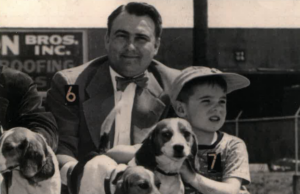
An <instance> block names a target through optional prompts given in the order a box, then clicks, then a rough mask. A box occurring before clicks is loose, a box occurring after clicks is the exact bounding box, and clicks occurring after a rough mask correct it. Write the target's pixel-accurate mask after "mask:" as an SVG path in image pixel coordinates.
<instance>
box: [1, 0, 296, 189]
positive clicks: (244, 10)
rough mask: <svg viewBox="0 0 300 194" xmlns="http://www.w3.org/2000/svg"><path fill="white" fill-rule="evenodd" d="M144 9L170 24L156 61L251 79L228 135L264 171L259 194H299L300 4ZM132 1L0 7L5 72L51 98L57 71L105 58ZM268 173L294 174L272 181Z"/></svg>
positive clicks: (169, 0) (216, 3)
mask: <svg viewBox="0 0 300 194" xmlns="http://www.w3.org/2000/svg"><path fill="white" fill-rule="evenodd" d="M143 1H145V2H148V3H150V4H152V5H154V6H155V7H157V9H158V11H159V12H160V13H161V15H162V18H163V27H164V30H163V36H162V42H161V47H160V50H159V53H158V55H157V57H156V59H158V60H159V61H161V62H163V63H164V64H166V65H168V66H171V67H175V68H178V69H182V68H184V67H187V66H190V65H205V66H210V67H215V68H218V69H220V70H222V71H230V72H237V73H240V74H243V75H245V76H246V77H248V78H249V79H250V81H251V86H250V87H248V88H246V89H243V90H240V91H236V92H234V93H232V94H230V95H229V96H228V116H227V119H228V121H227V123H226V124H225V126H224V128H223V129H222V130H224V131H226V132H228V133H231V134H235V135H237V136H239V137H240V138H242V139H243V140H244V141H245V142H246V144H247V147H248V152H249V157H250V162H251V163H252V164H263V165H260V166H259V167H258V168H254V170H253V171H255V172H253V173H252V175H251V176H252V178H254V179H253V182H254V184H252V185H254V186H250V190H251V193H276V192H277V193H292V186H291V185H292V178H293V175H294V174H295V173H292V172H293V171H294V170H296V160H295V157H296V155H297V154H296V153H295V151H296V150H299V149H298V147H299V146H297V144H296V143H298V142H296V139H299V133H298V135H297V133H296V131H295V130H297V127H298V123H297V121H298V115H296V113H297V110H298V108H299V107H300V98H299V97H300V19H299V18H300V11H299V10H300V1H296V0H244V1H240V0H226V1H225V0H148V1H146V0H143ZM127 2H129V1H128V0H85V1H83V0H65V1H59V0H53V1H46V0H28V1H22V0H0V42H1V44H0V45H1V46H0V64H3V65H7V66H10V67H12V68H15V69H19V70H21V71H24V72H25V73H28V74H29V75H31V76H32V78H33V79H34V80H35V81H36V83H37V84H38V87H39V90H40V91H41V95H45V91H46V90H47V89H48V88H49V87H50V81H51V77H52V76H53V75H54V73H55V72H56V71H58V70H61V69H65V68H70V67H73V66H78V65H80V64H82V63H84V62H86V61H88V60H91V59H93V58H95V57H98V56H101V55H104V54H105V49H104V44H103V37H104V35H105V33H106V20H107V16H108V15H109V14H110V12H111V11H112V10H114V9H115V8H116V7H117V6H119V5H121V4H125V3H127ZM296 135H297V136H296ZM295 145H296V146H297V147H295ZM266 165H268V166H269V167H271V166H272V165H273V167H274V165H275V166H276V165H277V166H281V167H282V168H281V167H278V168H276V167H274V168H271V170H276V171H292V172H291V173H284V174H282V173H279V172H277V173H276V176H275V174H272V175H270V174H268V173H270V172H269V168H268V167H267V168H266ZM253 166H255V165H253ZM285 167H286V168H285ZM259 172H262V174H259ZM263 173H265V174H263ZM274 176H275V177H274ZM270 177H272V180H271V179H270ZM276 177H277V178H276ZM262 182H263V183H262ZM273 183H274V184H275V183H276V184H275V186H274V184H273ZM279 187H280V188H279ZM268 189H269V190H268Z"/></svg>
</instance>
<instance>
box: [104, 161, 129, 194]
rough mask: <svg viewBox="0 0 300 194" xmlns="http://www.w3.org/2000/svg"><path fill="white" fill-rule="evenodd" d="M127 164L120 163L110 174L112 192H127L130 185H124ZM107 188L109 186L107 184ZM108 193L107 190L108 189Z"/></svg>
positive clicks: (121, 193) (118, 193)
mask: <svg viewBox="0 0 300 194" xmlns="http://www.w3.org/2000/svg"><path fill="white" fill-rule="evenodd" d="M126 169H127V166H126V165H125V164H119V165H118V166H117V167H116V168H115V169H114V170H113V172H112V173H111V176H110V179H111V180H110V183H111V184H110V185H109V187H110V193H114V194H127V190H128V187H127V185H123V181H124V180H123V178H122V177H123V175H124V172H125V170H126ZM105 188H108V187H107V186H106V187H105ZM106 193H107V191H106Z"/></svg>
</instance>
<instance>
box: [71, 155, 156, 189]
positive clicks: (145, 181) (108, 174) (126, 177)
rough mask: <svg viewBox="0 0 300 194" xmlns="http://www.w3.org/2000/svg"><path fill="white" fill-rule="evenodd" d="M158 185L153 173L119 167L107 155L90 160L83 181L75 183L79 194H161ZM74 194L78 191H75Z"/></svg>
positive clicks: (137, 168)
mask: <svg viewBox="0 0 300 194" xmlns="http://www.w3.org/2000/svg"><path fill="white" fill-rule="evenodd" d="M78 183H79V184H78ZM72 184H74V183H72ZM158 184H159V182H157V180H155V177H154V174H153V172H151V171H149V170H147V169H145V168H144V167H141V166H136V167H128V166H127V165H125V164H119V165H118V164H117V163H116V162H115V161H114V160H113V159H111V158H110V157H108V156H106V155H98V156H96V157H94V158H92V159H91V160H89V161H88V162H87V163H86V164H85V165H84V169H83V174H82V177H81V180H80V181H79V182H76V183H75V185H77V186H78V190H79V192H78V193H79V194H94V193H101V194H160V193H159V191H158V189H157V186H156V185H158ZM72 194H77V191H75V192H74V190H73V192H72Z"/></svg>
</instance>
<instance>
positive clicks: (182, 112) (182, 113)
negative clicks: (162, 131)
mask: <svg viewBox="0 0 300 194" xmlns="http://www.w3.org/2000/svg"><path fill="white" fill-rule="evenodd" d="M174 110H175V112H176V114H177V115H178V116H179V117H181V118H185V117H186V108H185V105H184V103H183V102H180V101H175V104H174Z"/></svg>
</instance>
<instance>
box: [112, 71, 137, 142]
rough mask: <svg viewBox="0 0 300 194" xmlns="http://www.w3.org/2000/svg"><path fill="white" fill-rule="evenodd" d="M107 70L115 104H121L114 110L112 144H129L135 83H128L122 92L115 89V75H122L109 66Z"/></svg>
mask: <svg viewBox="0 0 300 194" xmlns="http://www.w3.org/2000/svg"><path fill="white" fill-rule="evenodd" d="M109 71H110V75H111V80H112V83H113V87H114V95H115V106H117V105H118V104H119V103H120V105H121V107H120V109H119V110H118V111H117V112H116V118H115V137H114V146H116V145H130V139H131V138H130V131H131V130H130V129H131V113H132V107H133V100H134V97H135V89H136V84H135V83H130V84H128V86H127V87H126V89H125V90H124V91H123V92H122V91H121V90H119V91H117V82H116V77H122V76H121V75H119V74H118V73H117V72H115V71H114V70H113V69H112V68H111V67H109Z"/></svg>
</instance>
